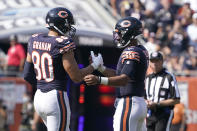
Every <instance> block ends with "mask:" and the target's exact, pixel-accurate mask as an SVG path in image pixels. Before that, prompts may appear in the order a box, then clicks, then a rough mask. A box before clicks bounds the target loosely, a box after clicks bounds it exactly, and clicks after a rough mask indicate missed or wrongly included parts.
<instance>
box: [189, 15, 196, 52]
mask: <svg viewBox="0 0 197 131" xmlns="http://www.w3.org/2000/svg"><path fill="white" fill-rule="evenodd" d="M192 20H193V23H192V24H191V25H189V26H188V28H187V33H188V36H189V44H190V45H192V46H194V47H195V50H197V13H194V14H193V16H192Z"/></svg>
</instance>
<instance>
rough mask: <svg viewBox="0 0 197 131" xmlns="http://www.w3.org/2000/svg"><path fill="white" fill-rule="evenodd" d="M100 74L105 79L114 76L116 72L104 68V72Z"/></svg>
mask: <svg viewBox="0 0 197 131" xmlns="http://www.w3.org/2000/svg"><path fill="white" fill-rule="evenodd" d="M102 74H103V75H104V76H106V77H112V76H116V71H115V70H114V69H111V68H106V69H105V71H104V72H102Z"/></svg>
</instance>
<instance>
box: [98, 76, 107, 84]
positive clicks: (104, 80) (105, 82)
mask: <svg viewBox="0 0 197 131" xmlns="http://www.w3.org/2000/svg"><path fill="white" fill-rule="evenodd" d="M108 82H109V78H108V77H100V84H103V85H108Z"/></svg>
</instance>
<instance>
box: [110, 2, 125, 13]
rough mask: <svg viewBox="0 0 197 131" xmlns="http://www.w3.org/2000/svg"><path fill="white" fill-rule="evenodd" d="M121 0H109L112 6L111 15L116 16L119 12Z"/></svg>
mask: <svg viewBox="0 0 197 131" xmlns="http://www.w3.org/2000/svg"><path fill="white" fill-rule="evenodd" d="M121 1H122V0H110V5H111V7H112V10H113V13H112V15H113V16H118V15H119V14H120V3H121Z"/></svg>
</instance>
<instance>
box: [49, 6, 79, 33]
mask: <svg viewBox="0 0 197 131" xmlns="http://www.w3.org/2000/svg"><path fill="white" fill-rule="evenodd" d="M46 24H47V26H46V27H47V28H49V29H52V30H55V31H57V32H58V33H59V34H61V35H68V36H70V37H73V36H74V35H75V32H76V29H75V28H74V27H73V26H72V25H74V24H75V22H74V18H73V15H72V13H71V12H70V11H69V10H68V9H66V8H63V7H57V8H53V9H51V10H49V12H48V13H47V16H46Z"/></svg>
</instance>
